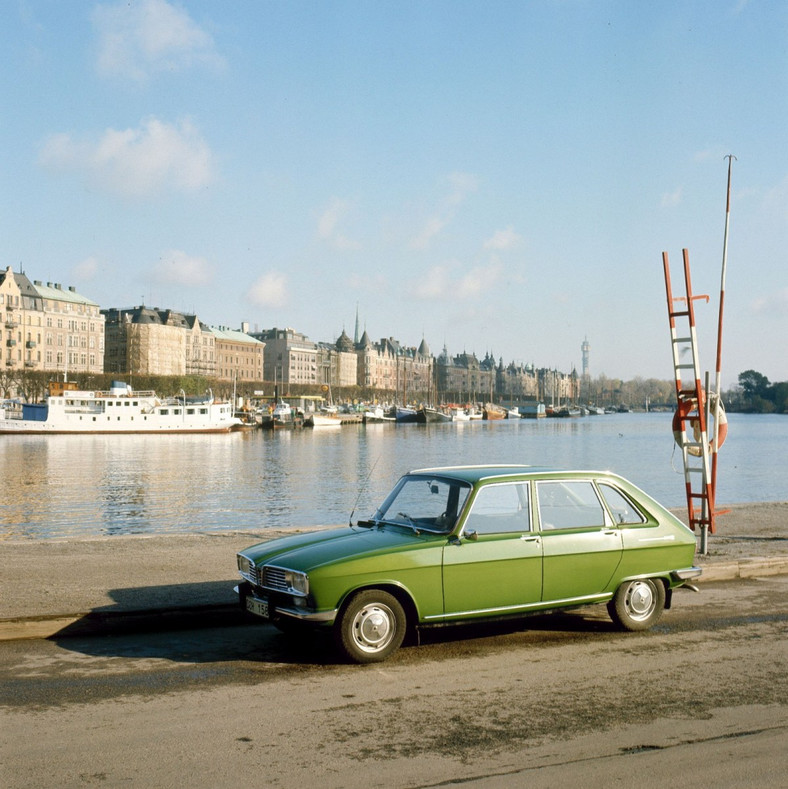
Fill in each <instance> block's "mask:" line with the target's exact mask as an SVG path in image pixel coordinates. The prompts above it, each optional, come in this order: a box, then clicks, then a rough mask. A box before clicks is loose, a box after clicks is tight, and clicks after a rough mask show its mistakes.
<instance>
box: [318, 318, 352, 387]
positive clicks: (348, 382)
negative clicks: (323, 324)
mask: <svg viewBox="0 0 788 789" xmlns="http://www.w3.org/2000/svg"><path fill="white" fill-rule="evenodd" d="M317 349H318V350H317V365H318V370H319V376H320V383H321V384H323V385H325V386H356V384H357V383H358V370H357V367H358V361H357V357H356V350H355V347H354V345H353V340H351V339H350V337H348V336H347V333H346V332H345V330H344V329H343V330H342V334H340V335H339V338H338V339H337V341H336V342H335V343H333V344H332V343H324V342H319V343H317Z"/></svg>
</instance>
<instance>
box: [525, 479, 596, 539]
mask: <svg viewBox="0 0 788 789" xmlns="http://www.w3.org/2000/svg"><path fill="white" fill-rule="evenodd" d="M536 491H537V494H536V495H537V500H538V503H539V519H540V522H541V525H542V530H543V531H549V530H552V529H580V528H585V527H589V526H599V527H600V528H601V527H603V526H605V525H606V523H607V521H606V519H605V509H604V507H603V506H602V502H601V501H600V500H599V497H598V496H597V494H596V491H595V490H594V485H593V483H592V482H591V481H582V480H563V481H560V482H559V481H555V482H552V481H550V482H538V483H537V485H536Z"/></svg>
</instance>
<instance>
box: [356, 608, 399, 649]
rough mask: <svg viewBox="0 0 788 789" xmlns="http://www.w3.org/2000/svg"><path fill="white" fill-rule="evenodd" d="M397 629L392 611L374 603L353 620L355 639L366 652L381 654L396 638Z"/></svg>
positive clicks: (363, 609)
mask: <svg viewBox="0 0 788 789" xmlns="http://www.w3.org/2000/svg"><path fill="white" fill-rule="evenodd" d="M396 627H397V624H396V620H395V618H394V614H393V612H392V611H391V609H390V608H389V607H388V606H385V605H381V604H380V603H374V604H372V605H368V606H365V607H364V608H362V609H361V610H360V611H359V612H358V613H357V614H356V616H355V618H354V619H353V638H354V640H355V642H356V644H357V645H358V647H359V649H362V650H364V652H379V651H380V650H381V649H383V648H384V647H385V646H386V645H387V644H388V643H389V642H390V641H391V639H392V638H393V637H394V633H395V632H396Z"/></svg>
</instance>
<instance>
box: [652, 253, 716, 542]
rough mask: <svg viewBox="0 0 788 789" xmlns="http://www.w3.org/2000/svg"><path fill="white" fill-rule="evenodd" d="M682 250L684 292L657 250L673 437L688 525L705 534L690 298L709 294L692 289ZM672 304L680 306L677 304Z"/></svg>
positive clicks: (704, 448) (704, 422) (710, 501)
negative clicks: (672, 386) (676, 289)
mask: <svg viewBox="0 0 788 789" xmlns="http://www.w3.org/2000/svg"><path fill="white" fill-rule="evenodd" d="M683 256H684V285H685V293H686V295H685V296H678V297H674V296H673V291H672V288H671V284H670V267H669V265H668V253H667V252H663V253H662V265H663V268H664V270H665V289H666V292H667V297H668V319H669V320H670V340H671V348H672V350H673V370H674V373H675V381H676V401H677V405H678V408H677V410H676V414H675V416H674V417H673V434H674V436H675V437H676V443H677V444H678V445H679V446H680V447H681V454H682V458H683V461H684V486H685V488H686V493H687V511H688V515H689V527H690V528H691V529H692V530H693V531H694V530H695V529H696V528H699V529H700V530H701V532H702V533H703V534H704V536H705V534H706V533H707V532H710V533H711V534H713V533H714V484H713V482H712V475H711V465H710V459H709V458H710V454H711V452H710V448H709V441H708V424H709V413H708V402H709V399H708V398H707V397H706V392H705V390H704V388H703V387H702V386H701V381H700V360H699V356H698V338H697V333H696V331H695V307H694V302H695V301H696V300H698V299H705V301H706V302H708V301H709V297H708V296H694V295H693V294H692V282H691V280H690V266H689V253H688V252H687V250H686V249H685V250H683ZM676 305H680V307H681V308H680V309H677V307H676ZM677 321H680V322H681V323H682V328H681V332H679V330H678V329H677V326H676V323H677ZM688 358H689V360H688Z"/></svg>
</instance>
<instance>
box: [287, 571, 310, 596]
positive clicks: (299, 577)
mask: <svg viewBox="0 0 788 789" xmlns="http://www.w3.org/2000/svg"><path fill="white" fill-rule="evenodd" d="M285 583H286V584H287V585H288V586H289V587H290V589H291V591H293V592H294V593H295V594H301V595H308V594H309V576H308V575H307V574H306V573H301V572H298V571H297V570H285Z"/></svg>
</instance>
